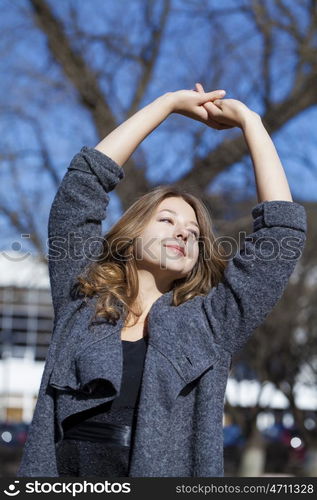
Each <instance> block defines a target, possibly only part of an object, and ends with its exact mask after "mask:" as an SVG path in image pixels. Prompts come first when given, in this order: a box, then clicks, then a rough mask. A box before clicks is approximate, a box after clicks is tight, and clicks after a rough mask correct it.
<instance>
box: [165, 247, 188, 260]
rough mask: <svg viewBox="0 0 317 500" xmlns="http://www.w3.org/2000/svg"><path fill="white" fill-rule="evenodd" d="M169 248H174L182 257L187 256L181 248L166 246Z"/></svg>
mask: <svg viewBox="0 0 317 500" xmlns="http://www.w3.org/2000/svg"><path fill="white" fill-rule="evenodd" d="M165 246H166V247H167V248H172V249H173V250H176V252H177V253H179V254H180V255H182V256H183V257H184V256H185V251H183V250H182V249H181V248H180V247H177V246H175V245H165Z"/></svg>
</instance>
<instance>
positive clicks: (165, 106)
mask: <svg viewBox="0 0 317 500" xmlns="http://www.w3.org/2000/svg"><path fill="white" fill-rule="evenodd" d="M223 95H224V94H223V93H222V94H221V93H220V92H219V91H215V92H208V93H205V92H204V89H203V88H202V86H201V85H199V84H196V89H195V90H180V91H177V92H168V93H167V94H164V95H163V96H161V97H159V98H157V99H155V100H154V101H153V102H151V103H150V104H148V105H147V106H145V107H144V108H143V109H141V110H140V111H138V112H137V113H136V114H135V115H133V116H132V117H131V118H129V119H128V120H127V121H125V122H124V123H122V124H121V125H120V126H119V127H117V128H116V129H115V130H114V131H112V132H111V133H110V134H109V135H108V136H107V137H106V138H105V139H103V140H102V141H101V142H99V143H98V144H97V145H96V146H95V148H89V147H86V146H84V147H83V148H82V149H81V151H80V152H79V153H78V154H77V155H76V156H75V157H74V158H73V160H72V162H71V163H70V166H69V167H68V171H67V172H66V174H65V176H64V178H63V180H62V183H61V185H60V187H59V190H58V192H57V194H56V196H55V199H54V201H53V204H52V208H51V212H50V218H49V272H50V280H51V289H52V299H53V306H54V312H55V322H54V330H53V335H52V340H51V343H50V347H49V350H48V354H47V359H46V363H45V368H44V373H43V376H42V381H41V386H40V390H39V395H38V400H37V404H36V407H35V411H34V415H33V420H32V423H31V426H30V430H29V435H28V440H27V442H26V445H25V448H24V452H23V457H22V461H21V464H20V468H19V471H18V476H107V477H108V476H110V477H121V476H130V477H133V476H135V477H136V476H143V477H151V476H152V477H153V476H155V477H162V476H222V475H223V433H222V418H223V404H224V394H225V388H226V383H227V379H228V374H229V369H230V365H231V360H232V356H233V354H235V353H236V352H237V350H239V349H241V347H242V346H243V345H244V344H245V342H246V341H247V339H248V338H249V337H250V335H251V334H252V332H253V331H254V330H255V328H256V327H257V326H259V325H260V324H261V323H262V322H263V321H264V319H265V317H266V316H267V315H268V314H269V313H270V311H271V310H272V308H273V307H274V306H275V304H276V303H277V301H278V300H279V299H280V297H281V295H282V293H283V291H284V289H285V287H286V285H287V283H288V280H289V277H290V275H291V274H292V272H293V270H294V267H295V264H296V262H297V261H298V259H299V257H300V255H301V252H302V250H303V247H304V243H305V237H306V214H305V210H304V207H303V206H301V205H300V204H298V203H295V202H293V201H292V197H291V193H290V190H289V186H288V183H287V179H286V177H285V173H284V170H283V167H282V165H281V162H280V160H279V157H278V155H277V152H276V150H275V148H274V145H273V144H272V141H271V139H270V137H269V135H268V134H267V132H266V130H265V128H264V126H263V124H262V121H261V118H260V116H259V115H258V114H257V113H255V112H253V111H252V110H250V109H249V108H248V107H247V106H245V105H244V104H243V103H242V102H240V101H237V100H234V99H222V97H223ZM171 113H181V114H183V115H185V116H188V117H190V118H193V119H196V120H199V121H201V122H203V123H204V124H206V125H207V126H210V127H212V128H215V129H225V128H231V127H239V128H240V129H241V130H242V132H243V134H244V138H245V140H246V143H247V146H248V148H249V151H250V154H251V158H252V161H253V166H254V173H255V180H256V186H257V193H258V204H257V205H256V206H255V207H254V208H253V210H252V216H253V219H254V222H253V223H254V231H253V233H251V234H250V235H249V236H248V237H246V238H245V241H244V243H243V245H242V247H241V249H240V251H237V253H236V254H235V255H234V257H233V258H231V259H229V260H228V259H226V258H225V256H224V254H223V252H222V251H221V248H220V247H219V245H217V244H216V243H217V242H216V239H215V235H214V234H213V232H212V221H211V219H210V216H209V214H208V211H207V209H206V207H205V206H204V204H203V203H202V201H201V200H200V199H198V198H197V197H196V196H194V195H193V194H190V193H188V192H185V191H182V190H180V189H178V188H177V187H176V186H168V185H166V186H159V187H157V188H155V189H153V190H152V191H150V192H149V193H146V194H144V195H143V196H141V197H140V198H139V199H137V200H136V201H135V203H134V204H133V205H132V206H131V207H130V208H129V209H128V210H127V211H126V212H125V213H124V214H123V216H122V217H121V218H120V220H119V221H118V222H117V223H116V224H115V225H114V226H113V227H112V228H111V229H110V231H109V232H108V233H107V234H106V235H104V236H102V235H101V221H102V220H103V219H104V217H105V209H106V207H107V204H108V201H109V198H108V194H107V193H108V192H110V191H111V190H113V189H114V188H115V186H116V185H117V183H118V182H119V181H120V180H122V178H123V177H124V172H123V168H122V165H123V164H124V163H125V162H126V161H127V160H128V158H129V156H130V155H131V154H132V153H133V151H134V150H135V149H136V147H137V146H138V145H139V144H140V142H141V141H142V140H143V139H144V138H145V137H146V136H147V135H148V134H149V133H150V132H151V131H152V130H154V129H155V128H156V127H157V126H158V125H159V124H160V123H161V122H162V121H163V120H164V119H166V118H167V117H168V116H169V115H170V114H171ZM268 341H269V339H268Z"/></svg>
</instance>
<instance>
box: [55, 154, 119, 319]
mask: <svg viewBox="0 0 317 500" xmlns="http://www.w3.org/2000/svg"><path fill="white" fill-rule="evenodd" d="M123 177H124V171H123V169H122V168H121V167H120V166H119V165H118V164H117V163H116V162H114V161H113V160H112V159H111V158H109V157H108V156H107V155H105V154H103V153H101V152H100V151H98V150H97V149H94V148H89V147H87V146H84V147H83V148H82V149H81V150H80V152H79V153H77V154H76V155H75V156H74V158H73V159H72V161H71V163H70V165H69V167H68V169H67V172H66V174H65V175H64V177H63V179H62V182H61V184H60V186H59V189H58V191H57V193H56V195H55V198H54V200H53V203H52V206H51V210H50V214H49V222H48V266H49V277H50V284H51V293H52V302H53V308H54V313H55V318H56V317H57V316H58V315H59V313H60V311H61V308H62V307H63V306H64V305H66V304H67V303H68V301H69V299H70V293H71V289H72V285H73V284H74V281H75V278H76V276H77V275H79V274H80V273H81V272H82V271H83V270H84V268H85V267H86V265H89V264H90V263H92V262H93V261H94V260H96V258H97V257H98V254H99V255H100V253H101V250H102V236H101V222H102V220H103V219H105V217H106V208H107V206H108V203H109V196H108V194H107V193H108V192H109V191H111V190H113V189H114V188H115V186H116V184H117V183H118V182H119V181H120V180H121V179H122V178H123Z"/></svg>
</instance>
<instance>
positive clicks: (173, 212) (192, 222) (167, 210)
mask: <svg viewBox="0 0 317 500" xmlns="http://www.w3.org/2000/svg"><path fill="white" fill-rule="evenodd" d="M164 211H166V212H171V214H174V215H177V213H176V212H175V211H174V210H170V209H169V208H162V210H160V211H159V213H160V212H164ZM189 222H190V223H191V224H195V226H197V227H198V229H199V226H198V224H197V222H195V221H193V220H190V221H189Z"/></svg>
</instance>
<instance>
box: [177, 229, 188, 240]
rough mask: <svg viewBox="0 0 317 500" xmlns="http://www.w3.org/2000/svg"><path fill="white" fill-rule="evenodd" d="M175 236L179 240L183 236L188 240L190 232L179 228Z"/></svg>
mask: <svg viewBox="0 0 317 500" xmlns="http://www.w3.org/2000/svg"><path fill="white" fill-rule="evenodd" d="M175 236H176V238H179V237H180V236H181V237H182V238H183V239H187V238H188V230H187V229H186V228H178V229H177V230H176V231H175Z"/></svg>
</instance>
